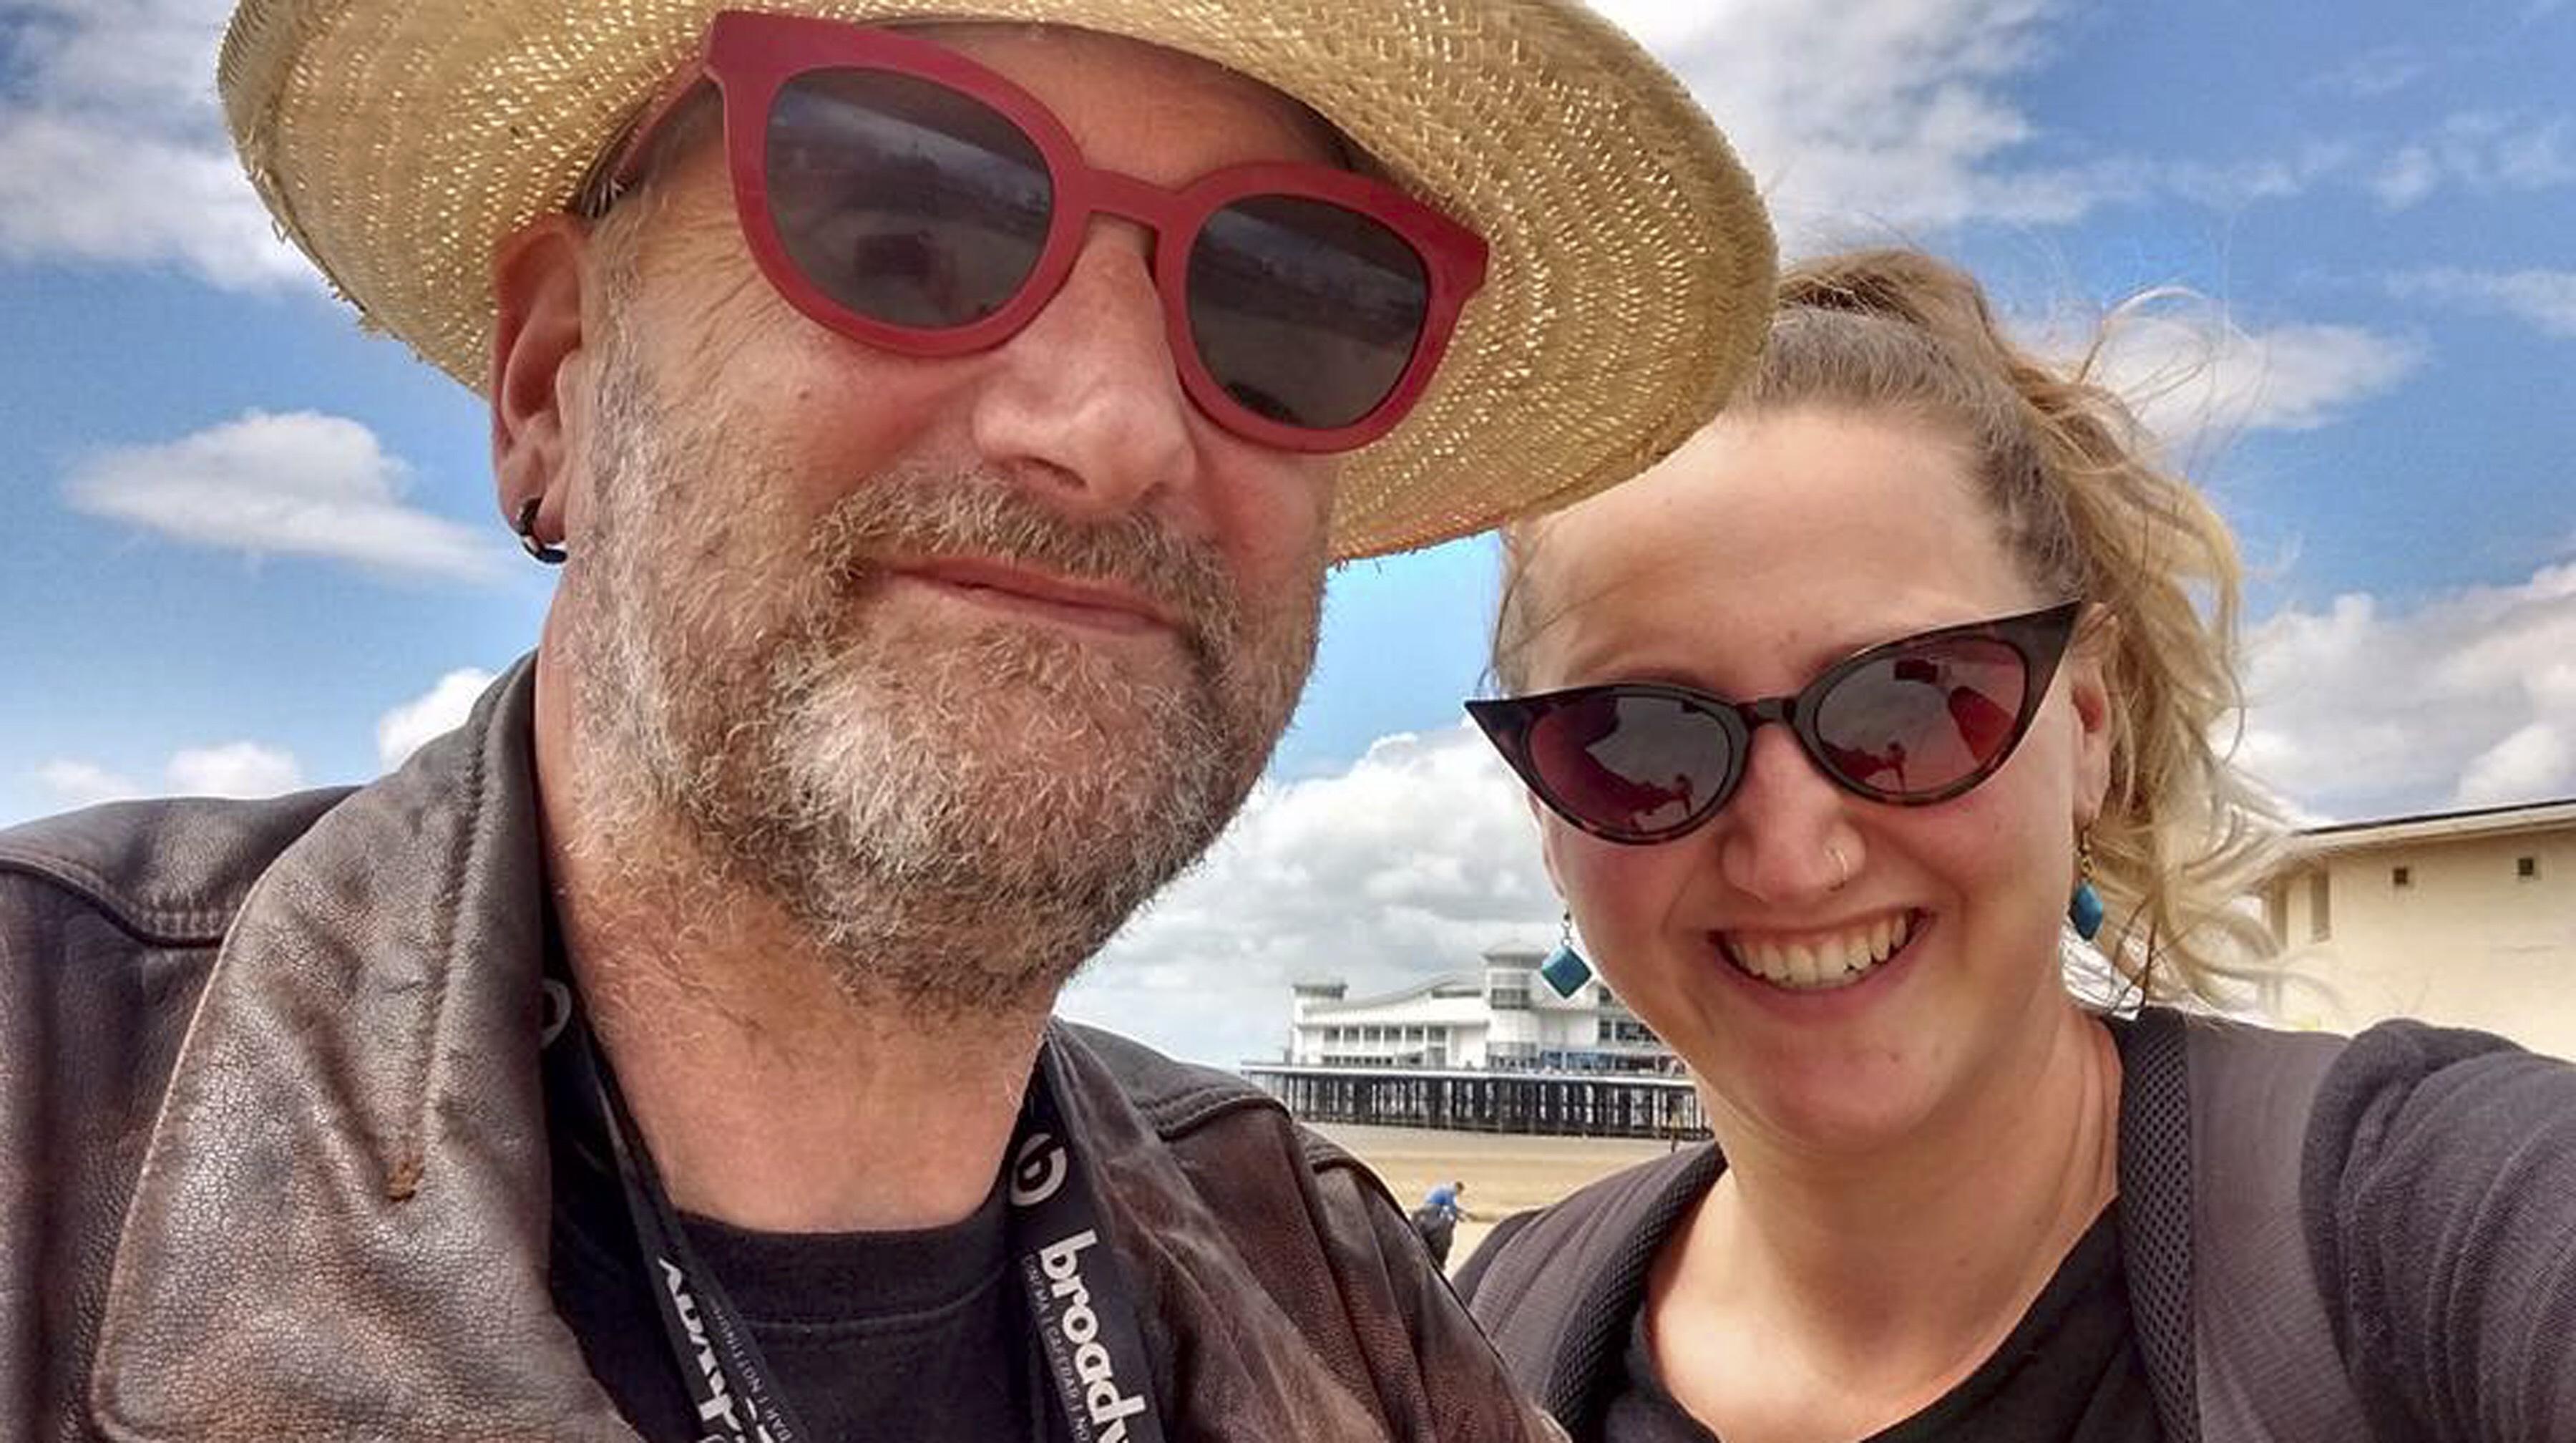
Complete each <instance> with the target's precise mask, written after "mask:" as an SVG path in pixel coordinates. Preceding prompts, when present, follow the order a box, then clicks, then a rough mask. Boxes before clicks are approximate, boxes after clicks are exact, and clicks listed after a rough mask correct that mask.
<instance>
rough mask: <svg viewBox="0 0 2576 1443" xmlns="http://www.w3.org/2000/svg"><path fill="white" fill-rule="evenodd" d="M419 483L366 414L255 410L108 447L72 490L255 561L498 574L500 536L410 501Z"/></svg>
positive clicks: (76, 475)
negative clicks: (294, 559) (155, 440)
mask: <svg viewBox="0 0 2576 1443" xmlns="http://www.w3.org/2000/svg"><path fill="white" fill-rule="evenodd" d="M409 481H410V468H409V467H408V466H407V465H405V464H404V463H403V462H402V461H401V460H400V459H399V458H397V457H394V456H390V455H387V454H386V453H385V450H384V448H383V446H382V445H381V444H380V443H378V441H377V440H376V437H375V433H373V432H371V431H369V430H368V429H367V428H366V427H364V426H362V425H360V424H358V423H357V422H355V421H350V420H345V419H342V418H340V417H336V416H324V415H317V414H315V413H313V412H309V411H303V412H295V413H291V414H287V415H271V414H269V413H268V412H264V411H252V412H250V413H248V414H247V415H245V416H243V417H242V418H241V419H239V420H237V421H228V422H225V423H224V424H222V425H219V426H214V427H210V428H208V429H207V430H204V431H199V432H197V433H196V434H194V435H192V436H186V437H182V438H181V439H179V440H176V441H171V442H166V443H163V444H160V445H149V446H128V447H119V448H116V449H113V450H108V451H104V452H101V453H99V454H97V455H95V456H92V457H90V458H89V459H88V460H86V461H84V462H82V463H80V464H79V465H78V466H76V467H75V468H74V469H73V472H72V475H71V478H70V480H69V482H68V484H67V485H66V487H65V492H66V495H67V497H68V499H69V500H70V502H71V504H72V505H73V506H74V507H76V508H77V509H79V510H82V511H85V512H88V513H90V514H92V515H95V516H104V517H108V518H110V519H113V520H118V521H126V522H131V523H133V524H135V525H138V526H142V527H146V528H148V529H150V530H153V531H157V532H160V533H162V534H163V535H166V536H170V537H174V538H176V539H178V540H181V541H186V542H190V543H193V544H196V545H200V546H210V547H215V548H217V549H220V550H226V551H239V552H243V553H245V554H247V555H250V556H252V557H264V556H312V557H323V558H328V559H332V560H337V561H345V562H349V563H352V564H355V565H358V566H361V567H365V568H368V569H370V570H374V571H380V572H392V573H402V574H409V575H413V576H429V577H446V578H455V579H462V580H469V581H481V580H488V579H490V578H492V577H494V576H497V575H498V574H499V573H500V561H501V557H502V555H503V550H502V547H501V546H500V544H499V543H497V542H496V541H495V540H494V539H493V535H492V534H490V533H486V532H480V531H476V530H473V529H471V528H468V527H465V526H461V525H459V524H457V523H456V522H453V521H449V520H446V519H444V518H442V517H438V516H433V515H431V514H430V513H428V512H426V511H421V510H417V509H414V508H412V507H409V506H406V505H404V504H403V501H402V495H403V492H404V490H405V489H406V487H407V486H408V484H409Z"/></svg>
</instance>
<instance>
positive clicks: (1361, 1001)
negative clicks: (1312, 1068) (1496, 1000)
mask: <svg viewBox="0 0 2576 1443" xmlns="http://www.w3.org/2000/svg"><path fill="white" fill-rule="evenodd" d="M1451 988H1455V989H1457V995H1458V996H1460V997H1482V996H1484V995H1485V987H1484V974H1483V973H1482V972H1443V973H1440V974H1439V975H1437V976H1434V977H1426V978H1424V979H1423V980H1422V981H1419V982H1416V983H1414V984H1412V985H1411V986H1409V987H1399V988H1397V989H1396V990H1394V991H1393V992H1381V993H1378V994H1377V995H1376V996H1374V997H1351V998H1346V999H1343V1000H1341V1001H1337V1002H1325V1001H1321V1000H1318V1001H1315V1002H1310V1003H1308V1004H1307V1007H1306V1014H1305V1015H1306V1016H1307V1017H1308V1018H1309V1019H1312V1018H1316V1017H1326V1016H1330V1015H1332V1014H1333V1013H1336V1012H1362V1011H1372V1010H1375V1009H1377V1008H1380V1007H1392V1006H1394V1005H1395V1004H1397V1003H1399V1002H1410V1001H1412V1000H1413V999H1415V998H1417V997H1428V996H1430V995H1431V994H1432V993H1434V992H1439V991H1442V990H1444V989H1451Z"/></svg>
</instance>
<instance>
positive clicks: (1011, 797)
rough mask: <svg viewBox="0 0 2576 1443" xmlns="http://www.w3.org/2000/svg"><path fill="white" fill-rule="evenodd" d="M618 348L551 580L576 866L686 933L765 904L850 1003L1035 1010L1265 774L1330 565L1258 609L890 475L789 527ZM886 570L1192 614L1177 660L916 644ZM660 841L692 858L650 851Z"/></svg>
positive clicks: (1208, 576) (1176, 564) (1186, 550)
mask: <svg viewBox="0 0 2576 1443" xmlns="http://www.w3.org/2000/svg"><path fill="white" fill-rule="evenodd" d="M622 350H623V348H620V347H612V359H611V360H610V361H609V363H608V364H607V366H606V368H605V374H604V375H603V379H602V383H601V391H600V402H599V409H598V411H597V413H596V415H597V420H598V423H599V424H598V427H597V430H596V438H597V441H596V444H597V449H596V450H595V451H594V453H593V462H594V466H595V476H596V481H597V486H598V503H597V507H596V511H595V514H594V516H593V518H592V520H591V524H590V525H589V526H588V527H587V528H586V529H585V534H584V537H583V543H584V544H583V546H582V548H581V554H580V556H579V558H578V559H577V560H576V561H575V562H574V564H573V567H572V569H571V571H570V572H569V573H568V575H567V577H566V586H567V587H568V588H571V589H574V590H576V591H577V592H578V604H577V605H576V606H575V607H574V609H573V613H572V614H573V617H574V629H573V637H574V640H575V643H576V646H575V649H576V653H577V655H576V657H575V659H574V667H575V671H576V674H577V675H578V677H579V691H580V695H579V698H578V701H577V704H576V705H577V716H578V722H577V727H578V734H579V738H580V744H579V747H578V753H579V755H580V757H581V761H580V763H579V770H580V771H581V773H582V798H583V812H584V816H585V830H586V831H587V832H589V833H590V836H591V840H592V841H593V842H594V843H595V845H593V846H591V847H589V848H586V851H588V852H589V853H590V854H591V855H592V860H593V861H594V862H595V863H605V864H607V865H609V866H610V867H611V868H612V869H618V870H623V871H625V872H627V873H628V874H629V875H628V877H627V881H628V882H629V883H630V884H632V885H635V886H640V887H646V888H650V889H652V894H654V895H658V896H659V897H661V898H662V899H664V904H665V906H667V907H668V909H669V915H672V916H674V917H676V918H678V919H680V920H681V921H682V922H683V923H684V924H686V923H689V922H691V921H704V920H709V919H713V918H716V917H721V916H724V915H727V913H728V911H729V910H730V909H729V907H728V901H729V899H730V898H732V897H734V896H736V895H738V894H739V892H740V890H741V889H742V888H745V887H748V888H752V889H756V890H757V891H758V892H760V893H763V894H765V895H766V896H767V897H768V898H769V899H771V900H772V901H774V902H775V903H776V904H777V905H778V906H779V908H780V909H782V910H783V911H784V912H785V913H786V914H787V915H788V917H789V918H790V919H792V920H793V921H794V922H795V923H796V924H797V925H798V926H799V927H800V928H801V929H802V930H803V931H804V932H805V933H806V934H807V937H808V939H809V940H810V941H811V942H812V943H813V944H814V945H815V946H816V947H817V948H818V949H819V950H820V951H822V952H823V953H824V954H825V955H826V956H827V957H829V958H830V959H831V960H832V962H833V964H834V966H835V969H836V972H837V975H838V978H839V981H840V982H841V985H842V987H843V989H844V990H845V991H846V992H848V993H849V994H850V995H852V996H853V997H858V998H863V999H874V1000H887V1001H892V1002H895V1003H897V1004H899V1005H902V1006H905V1007H907V1008H909V1009H912V1010H914V1011H915V1012H917V1013H920V1014H922V1015H925V1016H931V1017H949V1016H956V1015H960V1014H964V1013H969V1012H977V1011H990V1010H994V1009H1000V1008H1020V1007H1032V1006H1034V1007H1038V1008H1043V1007H1045V1006H1046V1005H1048V1004H1050V1003H1051V1002H1052V1000H1053V997H1054V995H1055V993H1056V992H1057V991H1058V990H1059V989H1061V988H1062V987H1063V985H1064V984H1065V983H1066V982H1067V981H1069V980H1070V979H1071V978H1072V976H1073V975H1074V973H1075V972H1076V971H1078V970H1079V968H1080V967H1081V965H1082V963H1083V961H1084V960H1085V959H1087V958H1088V957H1090V956H1091V955H1092V954H1093V953H1095V952H1096V951H1098V950H1099V948H1100V947H1101V946H1102V944H1104V943H1105V942H1107V941H1108V939H1109V937H1110V935H1111V934H1112V933H1114V932H1115V931H1116V930H1117V929H1118V927H1119V926H1120V925H1121V924H1123V923H1124V922H1125V920H1126V919H1127V917H1128V916H1129V915H1130V914H1131V913H1132V912H1134V910H1135V909H1136V908H1137V907H1138V906H1139V905H1141V904H1142V903H1143V902H1144V901H1145V900H1146V899H1147V898H1148V897H1150V896H1151V895H1152V894H1153V893H1154V892H1155V891H1156V890H1158V889H1159V888H1161V887H1162V886H1163V885H1164V884H1165V883H1166V882H1168V881H1170V880H1171V879H1172V878H1173V877H1175V876H1177V875H1178V874H1179V873H1181V872H1182V871H1183V870H1185V869H1186V868H1187V867H1188V866H1189V865H1190V864H1191V863H1192V862H1193V861H1195V860H1196V859H1197V858H1198V857H1199V856H1200V854H1201V853H1203V852H1204V851H1205V850H1206V848H1207V847H1208V845H1209V844H1210V843H1212V842H1213V841H1214V840H1215V839H1216V837H1217V834H1218V833H1219V832H1221V831H1222V830H1223V829H1224V826H1225V824H1226V822H1227V821H1228V820H1229V819H1230V818H1231V817H1232V816H1233V815H1234V813H1235V811H1236V810H1237V809H1238V808H1239V807H1240V806H1241V805H1242V803H1243V799H1244V798H1245V796H1247V795H1248V794H1249V793H1250V791H1251V788H1252V785H1253V783H1254V782H1255V781H1256V780H1258V778H1259V776H1260V773H1261V769H1262V767H1263V765H1264V764H1265V762H1266V761H1267V759H1268V757H1269V754H1270V750H1271V748H1272V747H1273V745H1275V744H1276V742H1277V740H1278V737H1279V734H1280V733H1281V731H1282V730H1284V728H1285V726H1286V723H1287V719H1288V715H1289V712H1290V710H1291V709H1292V708H1293V707H1294V705H1295V703H1296V698H1297V693H1298V691H1299V689H1300V688H1301V687H1302V685H1303V683H1304V679H1305V676H1306V673H1307V671H1308V669H1309V668H1310V666H1311V665H1312V663H1313V658H1314V647H1315V635H1316V629H1317V623H1318V616H1319V611H1320V602H1321V592H1322V579H1321V574H1322V567H1321V560H1322V558H1321V556H1320V555H1318V557H1317V565H1316V567H1315V568H1314V572H1313V574H1314V576H1315V578H1316V579H1315V581H1314V582H1313V584H1312V585H1311V586H1309V587H1307V588H1305V589H1304V590H1303V591H1301V592H1300V593H1299V594H1297V595H1294V596H1286V597H1279V598H1262V599H1260V600H1262V601H1263V602H1264V603H1265V609H1264V610H1263V611H1262V612H1260V613H1259V614H1252V613H1250V612H1249V611H1248V610H1247V608H1246V606H1245V605H1244V604H1243V603H1242V602H1241V601H1240V600H1239V599H1238V597H1237V595H1236V592H1235V588H1234V585H1233V583H1232V580H1231V577H1230V574H1229V572H1228V571H1227V570H1226V568H1225V567H1224V565H1223V563H1222V562H1221V561H1220V560H1219V559H1217V557H1216V556H1215V554H1214V553H1213V550H1212V548H1208V547H1206V546H1203V545H1193V544H1191V543H1185V542H1182V541H1180V540H1178V539H1176V538H1174V537H1172V536H1171V535H1169V534H1168V533H1167V532H1165V531H1163V530H1162V529H1161V528H1160V527H1159V526H1157V525H1156V524H1155V523H1154V522H1153V521H1151V520H1150V519H1148V518H1146V517H1143V516H1137V515H1131V516H1128V517H1125V518H1121V519H1119V520H1117V521H1114V522H1111V523H1107V524H1100V525H1082V524H1077V523H1073V522H1070V521H1068V520H1066V519H1064V518H1063V517H1062V516H1061V515H1060V514H1058V513H1056V512H1054V511H1051V510H1049V509H1048V508H1046V507H1045V506H1044V505H1043V503H1040V502H1038V501H1036V500H1034V499H1032V498H1030V497H1029V496H1027V495H1025V494H1023V493H1022V492H1021V491H1020V490H1019V489H1018V487H1017V486H1016V485H1015V484H1013V483H1012V482H1011V481H1009V480H1008V479H1007V478H1004V477H1000V476H996V475H991V474H985V473H969V474H963V475H959V474H952V473H941V474H925V473H923V472H922V471H920V470H917V469H905V468H898V469H896V470H894V471H891V472H888V473H886V474H882V475H879V476H875V477H871V478H869V479H868V480H867V481H866V482H864V483H863V484H861V485H859V486H858V487H856V488H855V489H854V490H853V491H852V493H851V494H850V495H849V496H848V497H847V498H846V499H845V500H843V501H842V502H841V503H839V504H838V505H837V506H836V507H834V508H833V509H832V510H830V511H828V512H826V513H825V514H824V515H823V516H822V517H821V518H820V519H819V521H817V522H814V523H811V524H810V525H809V524H806V523H802V522H799V521H797V520H795V519H793V518H792V517H790V515H789V514H788V510H787V508H786V507H785V506H784V505H783V504H781V501H780V499H779V498H781V497H782V496H784V495H785V494H787V492H788V491H789V489H790V488H789V487H788V486H786V485H785V484H783V478H782V480H781V481H779V482H773V481H772V480H771V479H770V478H771V476H772V475H773V474H774V469H773V468H770V467H766V466H764V465H763V464H761V461H762V452H761V448H760V446H759V443H758V441H757V440H756V439H754V440H751V441H749V442H746V440H745V439H744V438H743V437H742V436H741V435H740V434H738V433H736V434H728V433H727V431H726V429H725V427H724V425H723V424H722V418H716V420H715V421H713V422H708V423H699V424H697V425H694V426H692V425H690V424H689V423H687V422H686V421H684V420H683V419H682V418H681V417H679V416H678V415H677V414H675V413H674V412H673V410H672V409H671V408H669V407H667V406H663V405H661V404H659V403H658V402H657V399H656V398H655V396H654V394H653V392H652V389H651V381H650V380H649V378H647V377H646V376H644V375H643V374H641V373H640V371H639V370H638V369H637V368H635V367H634V366H632V365H631V364H625V363H622V355H621V353H622ZM895 554H902V555H910V556H942V555H966V556H998V557H1009V558H1020V559H1024V560H1027V561H1031V562H1034V563H1038V564H1041V565H1045V566H1047V567H1050V568H1052V569H1055V570H1059V571H1063V572H1065V573H1068V574H1071V575H1076V576H1095V577H1106V578H1114V579H1116V580H1118V581H1121V582H1124V583H1126V584H1128V585H1132V586H1135V587H1137V588H1138V589H1140V590H1142V591H1144V592H1145V593H1146V594H1147V595H1149V596H1152V597H1154V598H1156V599H1157V600H1158V601H1159V602H1160V603H1162V604H1163V605H1164V606H1165V607H1167V608H1169V609H1170V610H1171V611H1172V612H1173V613H1174V614H1176V615H1178V616H1179V617H1181V618H1183V619H1184V624H1185V635H1184V640H1185V641H1186V643H1187V644H1186V647H1185V651H1186V655H1187V660H1188V666H1187V667H1186V668H1185V669H1184V668H1181V667H1170V668H1165V669H1162V670H1161V671H1160V672H1158V673H1156V674H1150V675H1149V674H1146V673H1143V672H1141V671H1139V670H1137V669H1135V668H1134V667H1132V666H1131V665H1130V664H1129V663H1128V662H1127V661H1125V660H1122V659H1121V658H1120V657H1119V656H1118V655H1116V654H1114V653H1113V652H1112V651H1111V650H1110V649H1108V648H1105V647H1098V646H1093V645H1090V644H1087V643H1085V642H1083V641H1081V640H1079V639H1077V638H1075V637H1073V636H1070V635H1067V634H1065V633H1062V632H1059V631H1056V630H1054V629H1051V628H1046V627H1042V626H1037V625H1033V624H1025V623H1015V622H1007V621H998V620H997V621H995V622H994V623H993V624H991V625H989V626H985V627H981V628H978V629H974V630H971V631H969V630H964V629H962V628H961V627H960V626H959V625H958V624H956V623H953V622H951V623H945V624H943V625H941V626H940V628H939V629H938V630H937V631H936V632H935V633H933V634H929V635H910V634H907V631H908V630H909V628H907V627H906V626H905V625H904V624H903V623H902V622H901V620H900V619H898V618H896V617H892V616H889V615H887V614H886V612H885V608H883V607H881V606H877V605H873V604H872V601H873V598H874V595H875V593H876V592H877V590H878V589H879V586H880V577H879V575H878V574H877V572H876V571H875V563H876V562H877V561H878V560H879V559H880V558H883V557H886V556H888V555H895ZM674 831H676V832H678V833H679V834H680V835H682V836H684V837H685V838H686V840H687V841H688V843H689V844H690V845H689V848H688V850H690V851H692V852H695V853H696V854H698V855H697V856H695V857H677V856H675V857H668V858H655V857H652V856H650V855H645V854H642V853H649V852H650V851H651V850H652V849H651V848H650V846H649V844H644V839H646V838H651V837H656V836H662V835H668V834H670V833H672V832H674ZM639 845H640V847H641V852H640V853H631V854H627V855H621V850H622V849H624V848H636V847H639ZM657 910H658V909H657Z"/></svg>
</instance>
